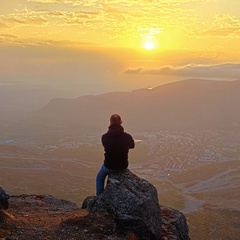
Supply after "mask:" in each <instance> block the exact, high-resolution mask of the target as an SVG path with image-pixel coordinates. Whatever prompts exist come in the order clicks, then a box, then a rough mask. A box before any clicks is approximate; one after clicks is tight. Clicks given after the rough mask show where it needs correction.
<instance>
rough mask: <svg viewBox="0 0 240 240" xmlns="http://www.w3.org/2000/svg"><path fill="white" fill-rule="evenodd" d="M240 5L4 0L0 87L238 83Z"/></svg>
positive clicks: (72, 91)
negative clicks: (190, 81)
mask: <svg viewBox="0 0 240 240" xmlns="http://www.w3.org/2000/svg"><path fill="white" fill-rule="evenodd" d="M239 9H240V1H239V0H158V1H157V0H124V1H119V0H98V1H96V0H88V1H78V0H76V1H71V0H8V1H6V0H0V86H2V85H11V84H23V85H29V86H30V85H31V86H38V87H39V86H40V87H42V88H43V89H47V88H48V89H53V90H58V91H59V92H62V93H64V94H65V95H66V96H68V95H69V96H78V95H84V94H99V93H103V92H108V91H129V90H133V89H137V88H145V87H146V88H150V87H154V86H158V85H161V84H164V83H167V82H171V81H176V80H183V79H189V78H203V79H216V80H224V79H226V80H237V79H238V80H239V79H240V11H239ZM147 42H148V43H147ZM146 44H147V45H146ZM64 94H63V95H64Z"/></svg>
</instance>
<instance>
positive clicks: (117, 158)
mask: <svg viewBox="0 0 240 240" xmlns="http://www.w3.org/2000/svg"><path fill="white" fill-rule="evenodd" d="M121 124H122V119H121V117H120V116H119V115H118V114H113V115H112V116H111V118H110V126H109V127H108V132H107V133H105V134H103V136H102V145H103V147H104V151H105V153H104V156H105V158H104V164H103V166H102V168H101V169H100V171H99V173H98V175H97V178H96V189H97V195H99V194H101V193H102V191H103V189H104V180H105V178H106V176H107V175H108V173H110V172H111V171H116V170H117V171H118V170H124V169H127V167H128V152H129V149H130V148H134V146H135V143H134V140H133V138H132V136H131V135H130V134H128V133H125V132H124V129H123V127H122V126H121Z"/></svg>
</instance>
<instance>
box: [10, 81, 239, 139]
mask: <svg viewBox="0 0 240 240" xmlns="http://www.w3.org/2000/svg"><path fill="white" fill-rule="evenodd" d="M239 92H240V81H207V80H184V81H180V82H175V83H170V84H165V85H161V86H158V87H156V88H154V89H152V90H148V89H138V90H135V91H132V92H112V93H106V94H102V95H89V96H82V97H79V98H76V99H53V100H51V101H50V102H49V103H48V104H47V105H46V106H45V107H44V108H42V109H41V110H39V111H36V112H34V113H32V114H30V115H28V116H27V117H25V118H24V119H23V120H22V121H20V122H19V123H17V124H16V125H14V126H10V127H11V129H9V131H10V132H12V133H13V132H14V131H15V132H19V131H20V132H21V131H22V132H24V133H26V134H27V133H29V134H30V135H34V134H42V133H43V131H44V133H45V134H48V135H51V136H53V135H55V136H56V135H58V134H59V135H62V134H63V133H64V134H66V133H69V134H74V133H78V134H79V133H84V132H94V131H103V130H105V128H106V125H107V124H108V118H109V116H110V115H111V114H112V113H114V112H117V113H119V114H121V115H122V116H123V120H125V119H126V122H124V125H125V127H127V129H130V130H131V131H146V130H149V131H150V130H151V131H157V130H160V129H170V130H173V129H175V130H189V129H191V130H203V129H204V130H206V129H220V130H224V129H225V130H226V129H234V128H236V127H238V128H239V124H240V112H239V111H237V109H238V108H239V102H240V95H239Z"/></svg>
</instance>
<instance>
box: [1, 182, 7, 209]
mask: <svg viewBox="0 0 240 240" xmlns="http://www.w3.org/2000/svg"><path fill="white" fill-rule="evenodd" d="M8 199H9V195H8V194H7V193H6V192H5V191H4V190H3V189H2V188H1V187H0V210H1V209H8Z"/></svg>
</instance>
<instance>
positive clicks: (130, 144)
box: [129, 134, 135, 148]
mask: <svg viewBox="0 0 240 240" xmlns="http://www.w3.org/2000/svg"><path fill="white" fill-rule="evenodd" d="M134 147H135V142H134V140H133V138H132V136H131V135H130V134H129V148H134Z"/></svg>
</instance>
